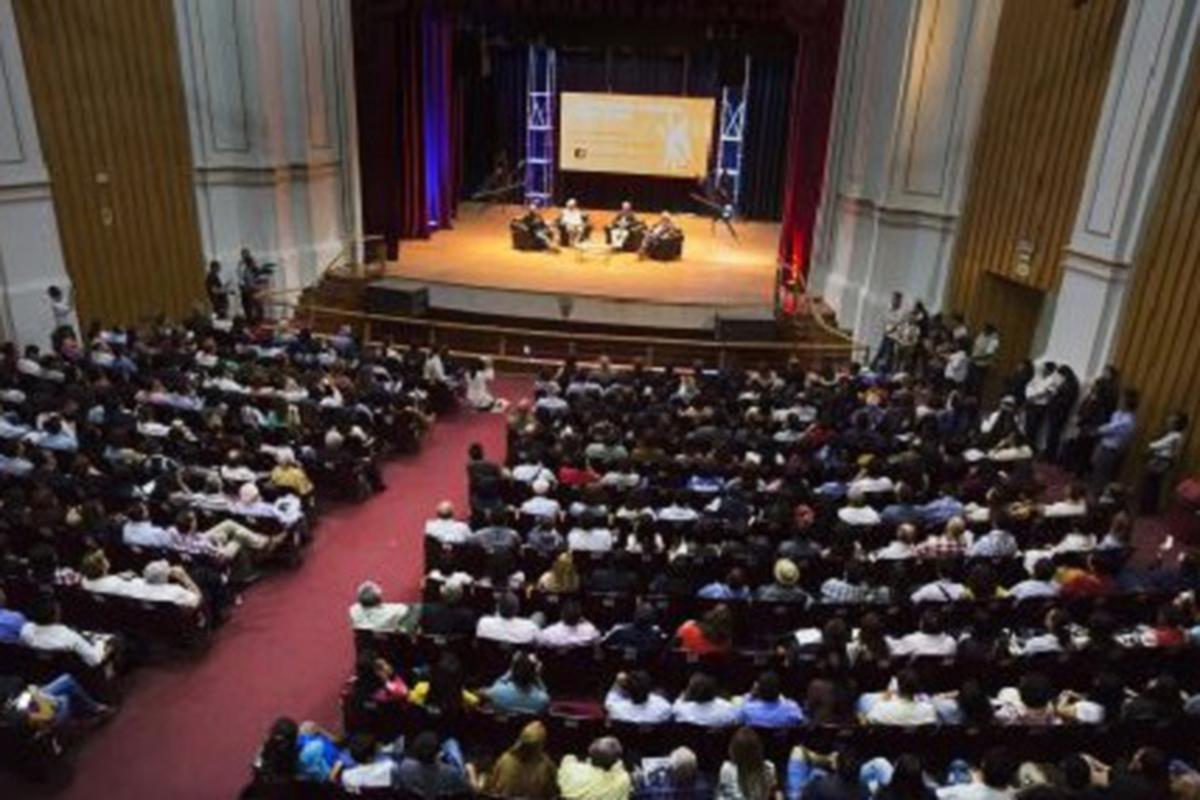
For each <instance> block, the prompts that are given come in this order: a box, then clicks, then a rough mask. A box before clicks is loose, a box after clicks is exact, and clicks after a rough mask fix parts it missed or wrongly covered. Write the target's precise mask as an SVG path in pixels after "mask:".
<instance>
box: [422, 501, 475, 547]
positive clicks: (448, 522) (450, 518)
mask: <svg viewBox="0 0 1200 800" xmlns="http://www.w3.org/2000/svg"><path fill="white" fill-rule="evenodd" d="M425 535H426V536H432V537H433V538H434V539H437V540H438V541H439V542H441V543H442V544H466V543H467V541H468V540H470V538H471V526H470V525H468V524H467V523H465V522H463V521H462V520H458V519H455V518H454V504H453V503H451V502H450V501H449V500H443V501H442V502H440V503H438V507H437V516H436V517H434V518H433V519H431V520H429V521H428V522H426V523H425Z"/></svg>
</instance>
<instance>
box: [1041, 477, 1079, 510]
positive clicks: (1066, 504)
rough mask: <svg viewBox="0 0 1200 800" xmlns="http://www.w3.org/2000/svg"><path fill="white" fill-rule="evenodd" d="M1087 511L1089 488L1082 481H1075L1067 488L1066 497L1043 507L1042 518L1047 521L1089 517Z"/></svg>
mask: <svg viewBox="0 0 1200 800" xmlns="http://www.w3.org/2000/svg"><path fill="white" fill-rule="evenodd" d="M1087 511H1088V505H1087V486H1086V485H1085V484H1084V483H1082V482H1080V481H1074V482H1072V483H1071V485H1070V486H1069V487H1068V488H1067V496H1066V497H1064V498H1063V499H1062V500H1057V501H1055V502H1053V503H1047V504H1046V505H1044V506H1043V507H1042V516H1043V517H1045V518H1046V519H1062V518H1065V517H1083V516H1086V515H1087Z"/></svg>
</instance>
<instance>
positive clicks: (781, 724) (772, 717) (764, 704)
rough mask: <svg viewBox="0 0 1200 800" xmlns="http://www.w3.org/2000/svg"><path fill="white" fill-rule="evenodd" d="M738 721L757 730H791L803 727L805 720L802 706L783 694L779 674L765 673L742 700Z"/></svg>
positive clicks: (739, 706)
mask: <svg viewBox="0 0 1200 800" xmlns="http://www.w3.org/2000/svg"><path fill="white" fill-rule="evenodd" d="M738 721H739V722H741V723H742V724H743V725H752V726H754V727H755V728H791V727H794V726H797V725H803V724H804V722H805V718H804V711H803V709H801V708H800V704H799V703H797V702H796V701H795V700H792V699H791V698H788V697H784V696H783V694H782V693H781V691H780V686H779V675H778V673H775V672H764V673H763V674H762V675H760V676H759V678H758V680H757V681H756V682H755V683H754V688H753V689H751V690H750V693H749V694H748V695H746V696H745V697H742V698H741V699H740V701H739V703H738Z"/></svg>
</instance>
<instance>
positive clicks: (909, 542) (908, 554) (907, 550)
mask: <svg viewBox="0 0 1200 800" xmlns="http://www.w3.org/2000/svg"><path fill="white" fill-rule="evenodd" d="M916 557H917V526H916V525H913V524H912V523H911V522H905V523H904V524H902V525H899V526H897V527H896V538H895V539H893V540H892V541H890V542H888V543H887V544H886V545H884V546H883V547H881V548H879V549H878V550H876V551H875V552H874V554H873V555H872V558H874V559H875V560H876V561H905V560H907V559H910V558H916Z"/></svg>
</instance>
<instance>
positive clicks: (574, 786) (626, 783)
mask: <svg viewBox="0 0 1200 800" xmlns="http://www.w3.org/2000/svg"><path fill="white" fill-rule="evenodd" d="M622 754H623V751H622V748H621V743H620V742H619V741H618V740H617V739H616V738H615V737H613V736H603V737H601V738H599V739H597V740H596V741H594V742H592V744H591V746H590V747H589V748H588V757H587V760H586V761H583V760H580V759H579V758H578V757H577V756H575V755H573V754H572V755H567V756H564V757H563V760H562V764H561V765H560V766H559V768H558V790H559V793H560V795H561V796H562V798H563V800H628V798H629V796H630V794H631V793H632V791H633V781H632V780H631V779H630V777H629V773H628V772H626V771H625V765H624V764H623V763H622V762H621V756H622Z"/></svg>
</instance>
